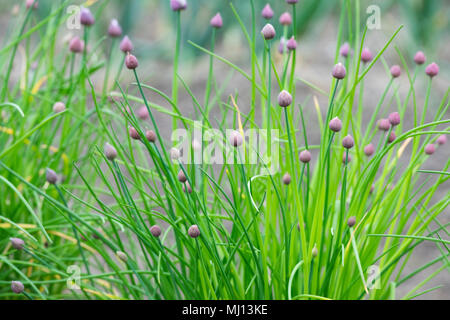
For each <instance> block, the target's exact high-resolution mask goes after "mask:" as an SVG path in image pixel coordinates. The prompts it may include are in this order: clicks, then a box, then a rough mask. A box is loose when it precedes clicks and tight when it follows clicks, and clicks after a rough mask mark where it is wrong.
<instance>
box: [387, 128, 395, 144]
mask: <svg viewBox="0 0 450 320" xmlns="http://www.w3.org/2000/svg"><path fill="white" fill-rule="evenodd" d="M396 138H397V135H396V134H395V132H394V131H391V134H390V135H389V138H388V142H389V143H391V142H394V140H395V139H396Z"/></svg>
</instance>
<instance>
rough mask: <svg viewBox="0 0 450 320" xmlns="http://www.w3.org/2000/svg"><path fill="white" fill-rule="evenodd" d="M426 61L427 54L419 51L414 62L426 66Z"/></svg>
mask: <svg viewBox="0 0 450 320" xmlns="http://www.w3.org/2000/svg"><path fill="white" fill-rule="evenodd" d="M425 60H426V57H425V54H424V53H423V52H422V51H417V53H416V55H415V56H414V62H415V63H416V64H418V65H421V64H424V63H425Z"/></svg>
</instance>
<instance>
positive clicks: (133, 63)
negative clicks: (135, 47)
mask: <svg viewBox="0 0 450 320" xmlns="http://www.w3.org/2000/svg"><path fill="white" fill-rule="evenodd" d="M125 65H126V66H127V68H128V69H130V70H134V69H136V68H137V67H138V65H139V63H138V60H137V58H136V57H135V56H133V55H132V54H130V53H128V54H127V56H126V58H125Z"/></svg>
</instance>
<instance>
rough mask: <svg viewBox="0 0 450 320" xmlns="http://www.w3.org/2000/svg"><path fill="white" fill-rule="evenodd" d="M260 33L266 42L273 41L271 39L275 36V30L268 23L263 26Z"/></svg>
mask: <svg viewBox="0 0 450 320" xmlns="http://www.w3.org/2000/svg"><path fill="white" fill-rule="evenodd" d="M261 33H262V35H263V37H264V39H266V40H270V39H273V38H275V35H276V32H275V29H274V27H273V26H272V25H271V24H270V23H268V24H266V25H265V26H264V28H263V29H262V31H261Z"/></svg>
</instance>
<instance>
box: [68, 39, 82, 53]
mask: <svg viewBox="0 0 450 320" xmlns="http://www.w3.org/2000/svg"><path fill="white" fill-rule="evenodd" d="M69 50H70V51H71V52H73V53H81V52H83V50H84V41H83V40H81V39H80V37H78V36H75V37H73V38H72V40H70V42H69Z"/></svg>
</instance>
